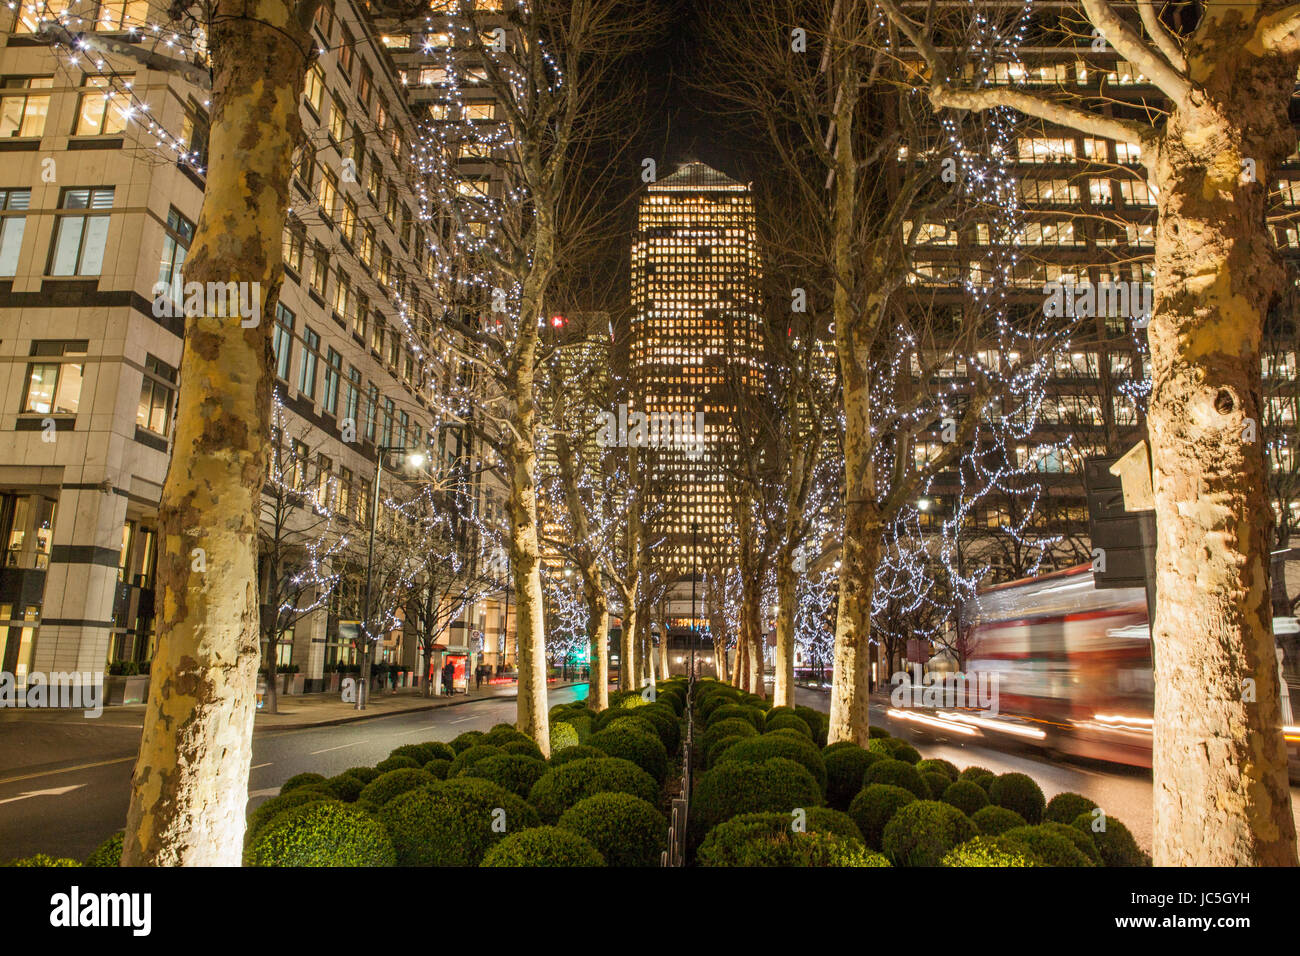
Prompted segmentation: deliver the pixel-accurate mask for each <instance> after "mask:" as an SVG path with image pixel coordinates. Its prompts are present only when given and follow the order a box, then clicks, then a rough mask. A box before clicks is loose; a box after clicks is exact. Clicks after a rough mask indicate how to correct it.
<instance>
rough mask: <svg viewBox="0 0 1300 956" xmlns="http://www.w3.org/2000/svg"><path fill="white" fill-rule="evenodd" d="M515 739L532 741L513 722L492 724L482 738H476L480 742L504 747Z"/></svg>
mask: <svg viewBox="0 0 1300 956" xmlns="http://www.w3.org/2000/svg"><path fill="white" fill-rule="evenodd" d="M516 740H527V741H530V742H531V741H532V738H531V737H529V736H528V735H527V734H526V733H524V732H523V731H521V730H519V729H518V728H517V727H515V726H514V725H513V724H494V725H493V726H492V728H491V729H490V730H488V732H487V733H485V734H484V735H483V736H482V738H480V739H479V740H478V743H480V744H487V745H489V746H492V747H504V746H505V745H506V744H508V743H512V742H514V741H516Z"/></svg>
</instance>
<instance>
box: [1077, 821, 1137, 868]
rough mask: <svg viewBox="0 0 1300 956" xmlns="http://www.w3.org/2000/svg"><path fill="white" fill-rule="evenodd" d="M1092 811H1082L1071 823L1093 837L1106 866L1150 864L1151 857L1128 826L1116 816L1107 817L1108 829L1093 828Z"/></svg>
mask: <svg viewBox="0 0 1300 956" xmlns="http://www.w3.org/2000/svg"><path fill="white" fill-rule="evenodd" d="M1092 821H1093V816H1092V812H1091V811H1088V812H1087V813H1081V814H1079V815H1078V816H1077V817H1075V818H1074V822H1073V823H1071V824H1070V825H1071V826H1072V827H1074V828H1075V829H1076V830H1078V831H1080V832H1081V833H1086V834H1087V835H1088V836H1089V837H1091V838H1092V842H1093V843H1094V844H1095V845H1096V847H1097V852H1098V853H1100V854H1101V861H1102V863H1104V864H1105V865H1106V866H1150V865H1151V858H1150V857H1148V856H1147V855H1146V854H1145V853H1143V852H1142V848H1141V847H1139V846H1138V844H1137V840H1135V839H1133V834H1132V833H1130V832H1129V829H1128V827H1126V826H1124V824H1122V823H1120V822H1119V821H1118V820H1116V819H1115V818H1114V817H1107V818H1106V829H1105V830H1102V831H1101V832H1097V831H1094V830H1093V828H1092Z"/></svg>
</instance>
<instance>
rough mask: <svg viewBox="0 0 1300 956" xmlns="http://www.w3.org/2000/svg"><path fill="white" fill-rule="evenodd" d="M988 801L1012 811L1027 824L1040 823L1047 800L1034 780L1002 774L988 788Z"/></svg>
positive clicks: (1024, 775)
mask: <svg viewBox="0 0 1300 956" xmlns="http://www.w3.org/2000/svg"><path fill="white" fill-rule="evenodd" d="M989 799H990V800H991V801H992V802H994V803H996V804H997V805H998V806H1000V807H1006V808H1007V809H1008V810H1014V811H1016V813H1018V814H1020V815H1021V816H1022V817H1024V818H1025V820H1026V822H1028V823H1031V824H1033V823H1041V822H1042V821H1043V809H1044V807H1046V806H1047V800H1046V798H1045V797H1044V796H1043V791H1042V790H1041V789H1040V788H1039V786H1038V784H1036V783H1034V779H1033V778H1032V777H1030V776H1028V775H1026V774H1023V773H1004V774H1002V775H1001V776H1000V777H998V778H997V779H996V780H994V781H993V783H992V785H991V786H990V787H989Z"/></svg>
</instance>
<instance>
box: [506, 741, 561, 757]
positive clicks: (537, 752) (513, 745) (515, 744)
mask: <svg viewBox="0 0 1300 956" xmlns="http://www.w3.org/2000/svg"><path fill="white" fill-rule="evenodd" d="M554 741H555V738H554V737H552V738H551V742H552V743H551V745H552V746H554ZM501 749H502V750H504V751H505V752H506V753H507V754H509V755H511V756H515V757H532V758H533V759H534V760H545V759H546V758H545V757H543V756H542V748H541V747H539V746H537V744H536V743H535V742H533V741H532V740H530V739H529V738H527V737H525V738H524V739H523V740H511V741H508V742H506V743H504V744H502V745H501Z"/></svg>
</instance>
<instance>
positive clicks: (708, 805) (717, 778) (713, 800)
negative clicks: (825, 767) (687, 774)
mask: <svg viewBox="0 0 1300 956" xmlns="http://www.w3.org/2000/svg"><path fill="white" fill-rule="evenodd" d="M742 743H744V741H742ZM736 746H740V744H737V745H736ZM821 804H822V792H821V787H820V786H819V785H818V783H817V780H816V779H815V778H814V777H813V775H812V774H811V773H809V772H808V769H807V768H806V767H805V766H804V765H803V764H801V763H796V762H795V761H793V760H789V759H786V758H783V757H773V758H771V759H769V760H764V761H763V762H761V763H749V762H746V761H740V760H731V759H726V760H723V761H722V762H721V763H719V764H718V765H717V766H716V767H714V768H713V769H712V770H707V771H705V772H704V773H702V774H700V776H699V778H698V779H697V780H696V782H695V793H694V794H693V795H692V799H691V813H690V828H691V833H692V835H693V838H694V839H695V840H698V839H700V838H701V837H703V836H704V834H705V833H707V832H708V831H709V830H711V829H712V828H713V827H715V826H717V825H718V824H719V823H721V822H723V821H724V820H730V819H731V818H732V817H735V816H739V815H740V814H742V813H759V812H763V811H767V812H776V813H786V814H788V813H789V812H790V811H791V810H794V809H797V808H800V807H803V808H808V807H817V806H821Z"/></svg>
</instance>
